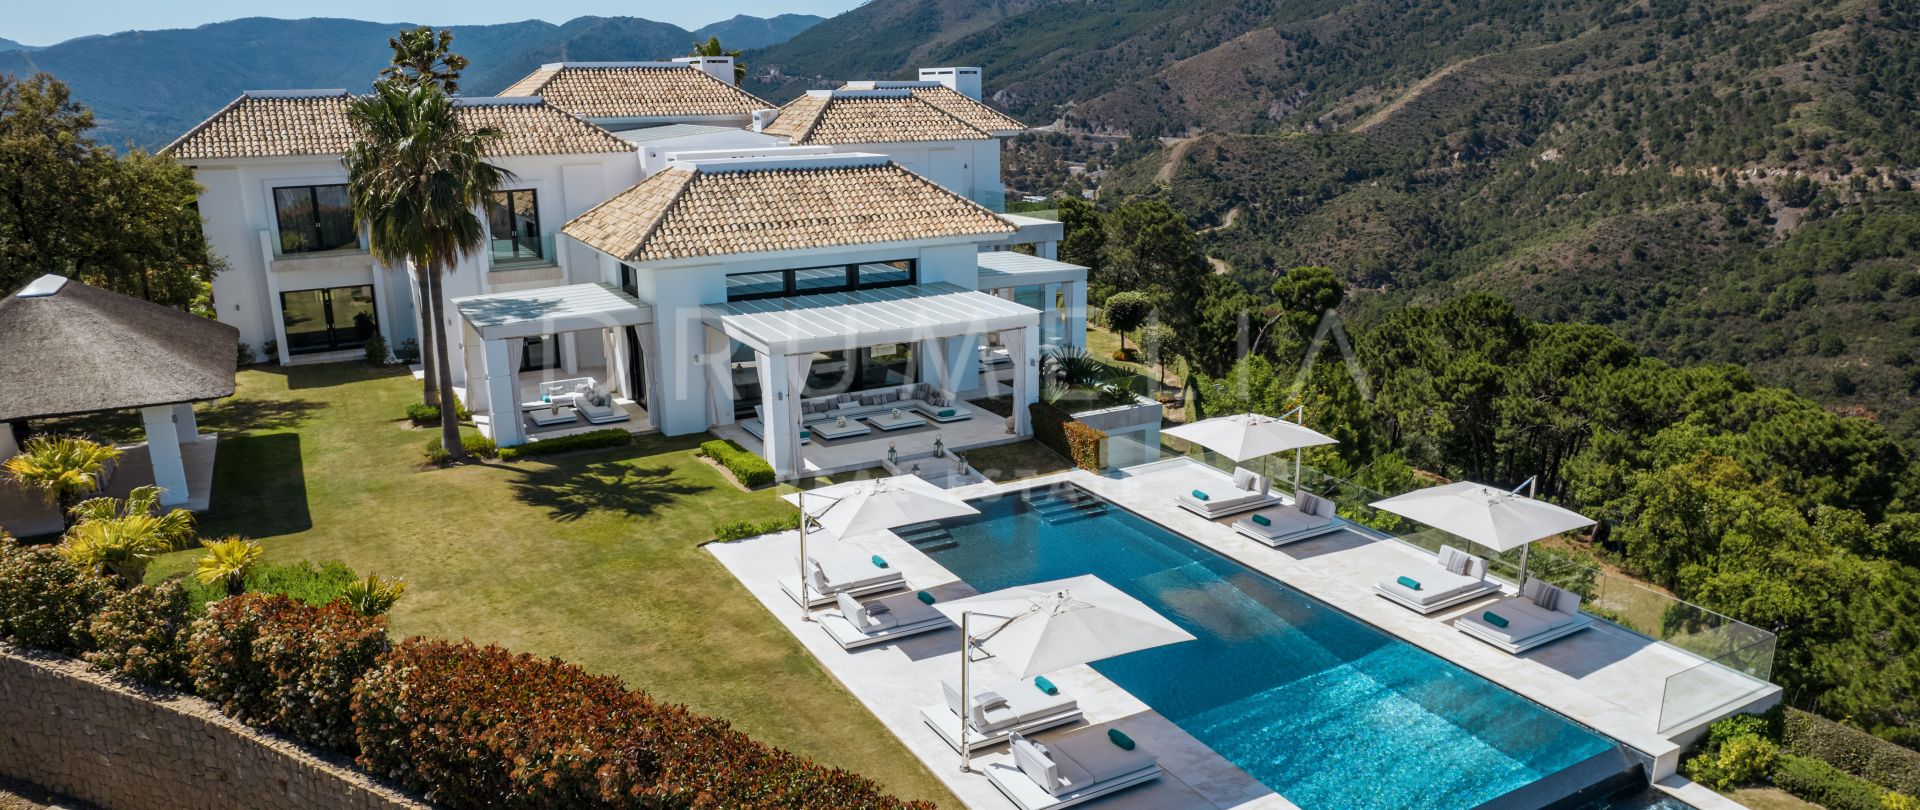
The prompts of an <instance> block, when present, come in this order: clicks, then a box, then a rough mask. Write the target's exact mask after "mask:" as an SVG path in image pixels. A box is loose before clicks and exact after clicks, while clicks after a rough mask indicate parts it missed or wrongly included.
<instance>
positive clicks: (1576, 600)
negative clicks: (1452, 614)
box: [1453, 579, 1593, 654]
mask: <svg viewBox="0 0 1920 810" xmlns="http://www.w3.org/2000/svg"><path fill="white" fill-rule="evenodd" d="M1488 614H1493V615H1495V616H1499V617H1500V618H1502V619H1505V620H1506V622H1507V626H1505V627H1501V626H1500V625H1499V624H1498V623H1497V622H1494V621H1493V620H1491V619H1488V618H1487V615H1488ZM1453 626H1454V628H1455V629H1458V630H1459V631H1460V632H1462V633H1466V634H1467V635H1469V636H1473V637H1474V638H1477V639H1480V640H1481V641H1484V642H1486V643H1488V644H1492V645H1493V646H1495V647H1499V648H1500V649H1503V650H1506V651H1507V652H1510V653H1515V654H1518V653H1523V652H1526V651H1527V650H1531V649H1533V648H1535V647H1538V646H1540V645H1542V644H1545V643H1547V642H1549V641H1553V640H1555V639H1560V638H1565V637H1567V636H1570V635H1573V634H1574V633H1578V632H1580V631H1582V630H1585V629H1587V628H1588V627H1591V626H1593V617H1592V616H1588V615H1587V614H1585V613H1581V612H1580V595H1579V594H1577V593H1573V592H1571V591H1567V590H1564V589H1561V588H1556V587H1554V586H1552V585H1548V584H1546V583H1544V582H1541V581H1540V580H1537V579H1535V580H1529V581H1528V582H1527V586H1526V587H1525V588H1523V589H1521V595H1519V596H1513V597H1508V598H1506V599H1502V600H1500V601H1498V602H1495V603H1493V604H1491V605H1488V606H1487V607H1486V609H1485V610H1473V611H1470V612H1469V613H1468V614H1467V615H1465V616H1461V617H1460V618H1458V619H1455V620H1454V622H1453Z"/></svg>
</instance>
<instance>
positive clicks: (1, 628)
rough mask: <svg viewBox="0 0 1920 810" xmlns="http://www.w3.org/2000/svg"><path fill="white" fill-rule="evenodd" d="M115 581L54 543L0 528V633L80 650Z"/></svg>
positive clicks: (52, 647) (51, 646)
mask: <svg viewBox="0 0 1920 810" xmlns="http://www.w3.org/2000/svg"><path fill="white" fill-rule="evenodd" d="M112 593H113V586H112V585H111V584H110V583H108V582H107V581H106V580H104V579H101V578H100V577H99V576H97V575H95V574H93V573H91V572H89V571H87V570H85V569H82V568H80V567H79V566H76V565H74V564H73V563H72V562H69V561H68V560H67V558H65V557H62V556H60V554H59V553H57V552H55V551H54V550H53V549H50V548H34V547H28V546H23V545H20V543H19V542H18V541H16V540H14V539H13V538H12V537H8V536H7V535H5V534H0V638H3V639H6V640H8V641H12V642H15V643H19V644H24V645H26V646H29V647H38V648H40V649H43V650H51V651H53V652H58V653H65V654H67V655H79V654H80V653H81V652H84V651H85V650H86V649H87V648H88V639H87V621H88V619H89V617H91V616H92V615H93V612H94V611H96V610H99V609H100V606H101V605H102V604H104V603H105V602H106V600H107V597H108V596H109V595H111V594H112Z"/></svg>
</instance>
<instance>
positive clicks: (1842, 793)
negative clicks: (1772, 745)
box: [1773, 754, 1887, 810]
mask: <svg viewBox="0 0 1920 810" xmlns="http://www.w3.org/2000/svg"><path fill="white" fill-rule="evenodd" d="M1773 784H1774V785H1775V786H1776V787H1778V788H1780V789H1781V790H1784V791H1786V792H1788V793H1791V794H1793V795H1795V796H1798V797H1799V798H1802V799H1805V800H1807V801H1810V802H1813V803H1814V804H1818V805H1820V806H1822V807H1825V808H1827V810H1885V808H1886V806H1887V805H1886V802H1885V801H1884V795H1885V791H1883V790H1881V789H1880V788H1879V787H1876V786H1875V785H1873V784H1872V783H1870V782H1867V781H1866V780H1864V779H1861V778H1859V777H1856V776H1853V775H1852V774H1849V773H1847V772H1846V771H1842V770H1840V769H1839V768H1836V767H1834V766H1832V765H1829V764H1827V763H1825V762H1822V761H1820V760H1817V759H1814V758H1812V757H1803V756H1798V755H1795V754H1781V755H1780V756H1779V758H1778V759H1777V760H1776V761H1775V764H1774V767H1773Z"/></svg>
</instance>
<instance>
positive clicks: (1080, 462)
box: [1027, 402, 1107, 472]
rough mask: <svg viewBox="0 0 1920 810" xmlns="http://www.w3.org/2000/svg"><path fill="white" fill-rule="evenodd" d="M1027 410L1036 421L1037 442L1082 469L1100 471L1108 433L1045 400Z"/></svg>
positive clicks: (1035, 438) (1034, 426)
mask: <svg viewBox="0 0 1920 810" xmlns="http://www.w3.org/2000/svg"><path fill="white" fill-rule="evenodd" d="M1027 413H1028V415H1029V417H1030V418H1031V419H1032V420H1033V440H1034V441H1037V442H1039V443H1041V444H1042V445H1045V446H1046V448H1047V449H1049V450H1052V451H1053V452H1055V453H1059V454H1060V455H1061V457H1063V458H1065V459H1067V460H1069V461H1072V462H1073V465H1074V466H1076V467H1079V468H1080V469H1083V470H1086V471H1088V472H1099V471H1100V443H1101V442H1104V441H1106V439H1107V434H1106V433H1104V432H1102V431H1100V430H1099V429H1098V428H1094V427H1091V426H1088V425H1086V424H1083V423H1081V422H1077V421H1075V420H1074V418H1073V415H1072V414H1070V413H1067V412H1066V411H1063V410H1061V409H1059V408H1056V407H1054V406H1052V405H1049V404H1047V403H1045V402H1035V403H1033V404H1032V405H1029V406H1027Z"/></svg>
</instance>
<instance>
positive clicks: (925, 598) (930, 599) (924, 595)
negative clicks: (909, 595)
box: [913, 591, 934, 605]
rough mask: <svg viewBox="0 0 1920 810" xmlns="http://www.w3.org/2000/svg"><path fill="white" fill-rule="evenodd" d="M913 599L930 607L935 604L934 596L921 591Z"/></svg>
mask: <svg viewBox="0 0 1920 810" xmlns="http://www.w3.org/2000/svg"><path fill="white" fill-rule="evenodd" d="M913 597H914V598H915V599H918V600H920V601H922V602H925V603H927V604H929V605H931V604H933V603H934V598H933V594H930V593H927V592H926V591H920V592H918V593H915V594H914V595H913Z"/></svg>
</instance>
